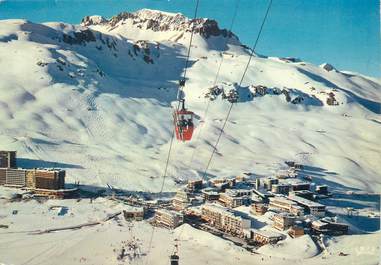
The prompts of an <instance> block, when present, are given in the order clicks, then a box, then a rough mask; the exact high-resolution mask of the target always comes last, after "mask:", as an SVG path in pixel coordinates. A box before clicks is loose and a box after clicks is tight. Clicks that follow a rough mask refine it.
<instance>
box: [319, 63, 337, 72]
mask: <svg viewBox="0 0 381 265" xmlns="http://www.w3.org/2000/svg"><path fill="white" fill-rule="evenodd" d="M320 67H321V68H323V69H324V70H326V71H327V72H331V71H336V68H335V67H333V65H332V64H329V63H323V64H321V65H320Z"/></svg>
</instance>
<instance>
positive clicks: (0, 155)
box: [0, 151, 17, 168]
mask: <svg viewBox="0 0 381 265" xmlns="http://www.w3.org/2000/svg"><path fill="white" fill-rule="evenodd" d="M0 168H17V165H16V151H0Z"/></svg>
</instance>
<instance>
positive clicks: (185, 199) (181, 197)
mask: <svg viewBox="0 0 381 265" xmlns="http://www.w3.org/2000/svg"><path fill="white" fill-rule="evenodd" d="M189 201H190V200H189V194H188V193H187V192H186V191H184V190H178V191H177V193H176V196H175V197H174V198H173V201H172V205H173V208H174V209H175V210H177V211H182V210H184V209H185V208H187V207H188V206H189V205H190V203H189Z"/></svg>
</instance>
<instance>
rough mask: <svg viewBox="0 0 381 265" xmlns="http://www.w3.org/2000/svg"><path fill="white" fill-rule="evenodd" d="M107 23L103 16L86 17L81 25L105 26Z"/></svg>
mask: <svg viewBox="0 0 381 265" xmlns="http://www.w3.org/2000/svg"><path fill="white" fill-rule="evenodd" d="M106 22H107V19H105V18H104V17H101V16H86V17H84V18H83V19H82V21H81V25H82V26H84V27H88V26H91V25H98V24H103V23H106Z"/></svg>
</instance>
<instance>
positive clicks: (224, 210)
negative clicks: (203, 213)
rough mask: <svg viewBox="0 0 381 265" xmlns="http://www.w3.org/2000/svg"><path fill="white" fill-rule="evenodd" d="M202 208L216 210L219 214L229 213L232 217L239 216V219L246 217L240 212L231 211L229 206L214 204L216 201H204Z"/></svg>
mask: <svg viewBox="0 0 381 265" xmlns="http://www.w3.org/2000/svg"><path fill="white" fill-rule="evenodd" d="M202 208H206V209H208V210H211V211H215V212H218V213H220V214H224V215H230V216H232V217H236V218H240V219H247V218H243V217H242V216H241V214H239V213H238V212H235V211H232V210H230V209H229V208H226V207H224V206H222V205H219V204H216V203H206V204H204V205H203V206H202Z"/></svg>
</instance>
